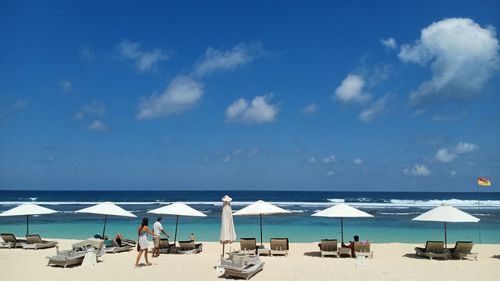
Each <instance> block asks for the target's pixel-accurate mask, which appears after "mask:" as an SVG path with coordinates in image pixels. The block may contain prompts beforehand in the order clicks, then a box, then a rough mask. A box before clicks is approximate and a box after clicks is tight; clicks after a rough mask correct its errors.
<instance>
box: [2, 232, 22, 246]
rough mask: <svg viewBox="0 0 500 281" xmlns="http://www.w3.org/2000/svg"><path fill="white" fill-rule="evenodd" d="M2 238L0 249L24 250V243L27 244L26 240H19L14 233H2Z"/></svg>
mask: <svg viewBox="0 0 500 281" xmlns="http://www.w3.org/2000/svg"><path fill="white" fill-rule="evenodd" d="M0 237H2V240H3V242H2V244H0V248H22V247H23V245H24V243H26V242H27V241H26V240H24V239H17V238H16V236H15V235H14V234H12V233H2V234H0Z"/></svg>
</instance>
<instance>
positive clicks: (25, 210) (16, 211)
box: [0, 203, 57, 235]
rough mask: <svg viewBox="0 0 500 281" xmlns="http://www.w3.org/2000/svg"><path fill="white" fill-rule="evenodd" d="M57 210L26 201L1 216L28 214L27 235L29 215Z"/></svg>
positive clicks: (51, 212)
mask: <svg viewBox="0 0 500 281" xmlns="http://www.w3.org/2000/svg"><path fill="white" fill-rule="evenodd" d="M54 213H57V211H55V210H52V209H49V208H45V207H42V206H38V205H36V204H32V203H24V204H21V205H19V206H17V207H14V208H12V209H10V210H7V211H5V212H2V213H1V214H0V217H13V216H26V235H28V234H29V216H33V215H48V214H54Z"/></svg>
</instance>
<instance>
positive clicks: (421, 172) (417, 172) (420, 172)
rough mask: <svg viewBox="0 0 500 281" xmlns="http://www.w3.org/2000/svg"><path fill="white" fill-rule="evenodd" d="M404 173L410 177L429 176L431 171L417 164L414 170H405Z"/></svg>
mask: <svg viewBox="0 0 500 281" xmlns="http://www.w3.org/2000/svg"><path fill="white" fill-rule="evenodd" d="M403 173H404V174H405V175H409V176H424V177H425V176H428V175H430V174H431V171H430V170H429V169H427V167H426V166H425V165H420V164H415V165H413V168H412V169H404V170H403Z"/></svg>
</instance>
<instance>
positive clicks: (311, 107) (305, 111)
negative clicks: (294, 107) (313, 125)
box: [300, 102, 319, 115]
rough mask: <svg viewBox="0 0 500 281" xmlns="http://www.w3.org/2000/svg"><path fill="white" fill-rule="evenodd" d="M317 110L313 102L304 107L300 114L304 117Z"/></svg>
mask: <svg viewBox="0 0 500 281" xmlns="http://www.w3.org/2000/svg"><path fill="white" fill-rule="evenodd" d="M318 108H319V107H318V105H317V104H316V103H315V102H313V103H311V104H308V105H307V106H306V107H304V108H303V109H302V110H301V111H300V112H301V113H302V114H304V115H313V114H314V113H316V112H317V111H318Z"/></svg>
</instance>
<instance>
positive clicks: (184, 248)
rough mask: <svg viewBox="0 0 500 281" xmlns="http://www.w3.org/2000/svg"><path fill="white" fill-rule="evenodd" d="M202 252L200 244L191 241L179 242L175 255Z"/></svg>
mask: <svg viewBox="0 0 500 281" xmlns="http://www.w3.org/2000/svg"><path fill="white" fill-rule="evenodd" d="M202 250H203V244H202V243H196V244H195V243H194V242H193V241H179V248H178V249H177V254H197V253H200V252H201V251H202Z"/></svg>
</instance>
